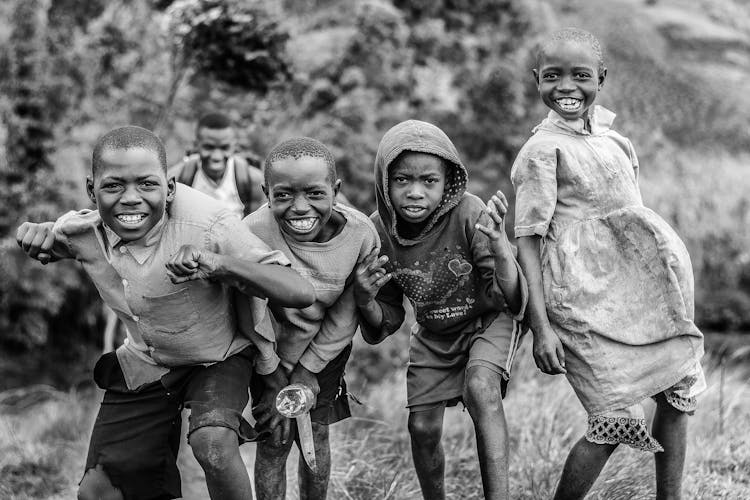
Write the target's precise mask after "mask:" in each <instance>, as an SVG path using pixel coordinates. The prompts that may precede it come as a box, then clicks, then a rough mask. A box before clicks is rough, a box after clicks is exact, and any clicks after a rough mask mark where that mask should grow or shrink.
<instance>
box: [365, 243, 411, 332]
mask: <svg viewBox="0 0 750 500" xmlns="http://www.w3.org/2000/svg"><path fill="white" fill-rule="evenodd" d="M386 262H388V257H387V256H385V255H383V256H381V257H378V250H377V249H375V250H373V251H372V252H371V253H370V254H369V255H368V256H367V257H365V258H364V260H363V261H362V262H361V263H360V264H359V265H358V266H357V269H356V272H355V277H354V300H355V301H356V303H357V308H358V309H359V312H360V314H361V315H362V320H363V323H365V324H360V332H361V333H362V337H363V338H364V339H365V341H366V342H367V343H368V344H377V343H378V342H381V341H383V339H385V338H386V337H387V336H388V335H390V334H391V333H393V332H394V331H396V330H397V329H398V328H399V326H401V323H402V322H403V316H404V313H403V308H402V307H401V306H400V304H399V305H396V304H385V307H389V308H390V309H389V310H390V311H391V312H390V314H389V316H392V317H393V318H395V321H393V324H386V323H387V321H386V314H385V312H384V311H383V307H384V304H383V303H381V301H380V300H379V299H378V298H377V296H378V292H379V291H380V289H381V288H382V287H383V286H384V285H385V284H386V283H388V282H389V281H390V279H391V277H392V275H391V274H390V273H388V272H387V271H386V270H385V267H384V266H385V264H386ZM399 300H401V299H399ZM396 322H398V324H397V325H396V324H395V323H396ZM375 332H377V334H376V333H375Z"/></svg>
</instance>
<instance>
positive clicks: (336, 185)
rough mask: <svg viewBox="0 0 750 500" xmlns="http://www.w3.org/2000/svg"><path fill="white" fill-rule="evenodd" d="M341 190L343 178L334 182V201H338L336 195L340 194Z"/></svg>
mask: <svg viewBox="0 0 750 500" xmlns="http://www.w3.org/2000/svg"><path fill="white" fill-rule="evenodd" d="M340 190H341V179H336V182H334V183H333V202H334V203H336V196H338V194H339V191H340Z"/></svg>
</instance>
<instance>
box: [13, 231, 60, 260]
mask: <svg viewBox="0 0 750 500" xmlns="http://www.w3.org/2000/svg"><path fill="white" fill-rule="evenodd" d="M53 227H54V224H53V223H52V222H44V223H41V224H35V223H33V222H24V223H23V224H21V226H19V228H18V231H16V242H18V246H20V247H21V248H22V249H23V251H24V252H25V253H26V255H28V256H29V257H31V258H32V259H36V260H38V261H39V262H41V263H42V264H47V263H48V262H53V261H55V260H57V259H55V257H54V255H53V254H52V248H53V247H54V245H55V233H54V232H53V231H52V228H53Z"/></svg>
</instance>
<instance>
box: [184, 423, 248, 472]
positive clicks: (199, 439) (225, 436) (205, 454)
mask: <svg viewBox="0 0 750 500" xmlns="http://www.w3.org/2000/svg"><path fill="white" fill-rule="evenodd" d="M189 443H190V447H191V448H192V449H193V455H195V458H196V460H198V463H199V464H201V466H202V467H203V468H204V470H205V469H207V468H208V469H210V470H221V469H224V468H225V467H226V466H227V465H228V464H229V462H230V461H231V460H232V459H233V457H234V455H235V454H236V453H238V452H239V440H238V438H237V434H236V433H235V432H234V431H233V430H232V429H229V428H227V427H199V428H198V429H196V430H194V431H193V432H192V433H191V434H190V437H189Z"/></svg>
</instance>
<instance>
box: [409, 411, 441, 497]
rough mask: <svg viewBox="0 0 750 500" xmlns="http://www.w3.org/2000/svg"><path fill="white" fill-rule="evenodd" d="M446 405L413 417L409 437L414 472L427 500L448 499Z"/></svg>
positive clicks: (417, 413) (420, 412)
mask: <svg viewBox="0 0 750 500" xmlns="http://www.w3.org/2000/svg"><path fill="white" fill-rule="evenodd" d="M444 414H445V405H440V406H437V407H435V408H430V409H426V410H419V411H411V412H410V413H409V436H410V437H411V454H412V458H413V459H414V468H415V469H416V470H417V478H418V479H419V486H420V487H421V488H422V497H424V499H425V500H443V499H444V498H445V454H444V453H443V446H442V444H441V443H440V438H441V437H442V434H443V415H444Z"/></svg>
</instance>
